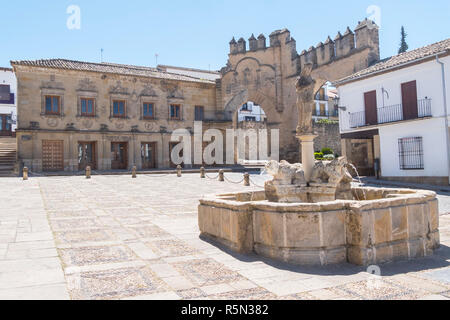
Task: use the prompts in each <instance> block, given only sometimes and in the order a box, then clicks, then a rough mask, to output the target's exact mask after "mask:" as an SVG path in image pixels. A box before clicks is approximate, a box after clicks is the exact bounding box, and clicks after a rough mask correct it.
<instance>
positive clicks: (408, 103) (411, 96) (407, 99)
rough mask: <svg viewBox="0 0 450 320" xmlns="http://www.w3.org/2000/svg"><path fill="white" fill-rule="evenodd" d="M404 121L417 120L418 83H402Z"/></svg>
mask: <svg viewBox="0 0 450 320" xmlns="http://www.w3.org/2000/svg"><path fill="white" fill-rule="evenodd" d="M402 105H403V120H410V119H417V118H418V117H419V112H418V108H417V84H416V81H411V82H406V83H402Z"/></svg>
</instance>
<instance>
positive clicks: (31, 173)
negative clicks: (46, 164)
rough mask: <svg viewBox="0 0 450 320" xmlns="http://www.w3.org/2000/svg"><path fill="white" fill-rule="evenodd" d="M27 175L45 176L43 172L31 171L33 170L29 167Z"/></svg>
mask: <svg viewBox="0 0 450 320" xmlns="http://www.w3.org/2000/svg"><path fill="white" fill-rule="evenodd" d="M28 175H33V176H37V177H45V176H46V175H45V174H41V173H37V172H33V171H31V169H28Z"/></svg>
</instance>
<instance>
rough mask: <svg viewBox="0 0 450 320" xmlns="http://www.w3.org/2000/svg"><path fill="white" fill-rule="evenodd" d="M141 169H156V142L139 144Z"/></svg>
mask: <svg viewBox="0 0 450 320" xmlns="http://www.w3.org/2000/svg"><path fill="white" fill-rule="evenodd" d="M141 160H142V169H154V168H156V142H143V143H142V144H141Z"/></svg>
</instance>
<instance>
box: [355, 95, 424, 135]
mask: <svg viewBox="0 0 450 320" xmlns="http://www.w3.org/2000/svg"><path fill="white" fill-rule="evenodd" d="M431 116H432V114H431V99H428V98H427V99H422V100H417V118H425V117H431ZM403 120H405V119H404V115H403V105H402V104H396V105H392V106H388V107H383V108H378V109H377V123H367V121H366V113H365V111H360V112H354V113H350V118H349V122H350V128H358V127H365V126H371V125H376V124H383V123H391V122H398V121H403Z"/></svg>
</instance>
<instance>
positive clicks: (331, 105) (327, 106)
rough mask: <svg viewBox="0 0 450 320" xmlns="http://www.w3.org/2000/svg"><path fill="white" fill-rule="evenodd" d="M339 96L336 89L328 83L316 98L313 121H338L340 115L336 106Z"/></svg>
mask: <svg viewBox="0 0 450 320" xmlns="http://www.w3.org/2000/svg"><path fill="white" fill-rule="evenodd" d="M337 98H338V94H337V90H336V88H334V87H333V86H331V83H329V82H327V83H326V84H325V85H324V86H323V87H322V88H320V90H319V92H317V94H316V96H315V97H314V103H315V107H314V109H313V120H314V121H318V120H320V119H333V120H338V117H339V113H338V110H337V108H336V106H335V104H336V102H337Z"/></svg>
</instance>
